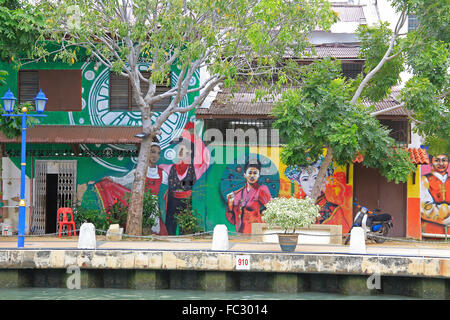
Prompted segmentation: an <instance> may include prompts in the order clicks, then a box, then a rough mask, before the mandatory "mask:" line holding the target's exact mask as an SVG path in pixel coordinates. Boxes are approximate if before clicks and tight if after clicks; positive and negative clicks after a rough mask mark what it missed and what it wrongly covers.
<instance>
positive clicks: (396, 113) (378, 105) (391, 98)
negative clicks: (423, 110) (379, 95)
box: [364, 87, 408, 116]
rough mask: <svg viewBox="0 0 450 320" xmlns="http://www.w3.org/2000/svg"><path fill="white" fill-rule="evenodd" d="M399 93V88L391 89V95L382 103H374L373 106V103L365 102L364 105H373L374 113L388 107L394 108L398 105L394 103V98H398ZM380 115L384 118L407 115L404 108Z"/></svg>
mask: <svg viewBox="0 0 450 320" xmlns="http://www.w3.org/2000/svg"><path fill="white" fill-rule="evenodd" d="M399 93H400V88H399V87H393V88H392V89H391V94H390V95H389V97H387V98H386V99H384V100H383V101H379V102H376V103H375V104H374V103H373V102H369V101H365V102H364V105H366V106H370V105H373V104H374V105H375V111H381V110H385V109H387V108H390V107H394V106H396V105H398V103H397V101H396V97H397V96H398V94H399ZM382 115H384V116H407V115H408V114H407V113H406V110H405V109H404V108H397V109H393V110H390V111H386V112H383V114H382Z"/></svg>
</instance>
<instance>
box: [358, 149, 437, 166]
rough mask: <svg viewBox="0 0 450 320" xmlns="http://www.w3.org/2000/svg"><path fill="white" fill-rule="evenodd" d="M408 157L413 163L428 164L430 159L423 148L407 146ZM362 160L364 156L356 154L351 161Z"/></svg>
mask: <svg viewBox="0 0 450 320" xmlns="http://www.w3.org/2000/svg"><path fill="white" fill-rule="evenodd" d="M408 152H409V159H410V160H411V162H412V163H414V164H429V163H430V160H429V157H428V153H427V151H426V150H425V149H422V148H408ZM363 160H364V156H363V155H361V154H358V155H357V156H356V158H355V159H354V160H353V163H361V162H363Z"/></svg>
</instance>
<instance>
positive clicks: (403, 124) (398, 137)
mask: <svg viewBox="0 0 450 320" xmlns="http://www.w3.org/2000/svg"><path fill="white" fill-rule="evenodd" d="M379 121H380V124H382V125H383V126H385V127H387V128H388V129H390V130H391V132H390V133H389V136H390V137H391V138H393V139H395V141H397V143H398V144H399V145H401V146H407V145H408V143H409V140H410V137H409V134H410V131H409V123H408V120H406V119H399V120H393V119H379Z"/></svg>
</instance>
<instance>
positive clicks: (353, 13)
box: [331, 3, 366, 22]
mask: <svg viewBox="0 0 450 320" xmlns="http://www.w3.org/2000/svg"><path fill="white" fill-rule="evenodd" d="M331 5H332V10H333V11H335V12H337V14H338V19H339V21H342V22H364V21H365V18H366V17H365V15H364V10H363V7H362V5H353V4H348V3H332V4H331Z"/></svg>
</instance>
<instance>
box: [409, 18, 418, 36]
mask: <svg viewBox="0 0 450 320" xmlns="http://www.w3.org/2000/svg"><path fill="white" fill-rule="evenodd" d="M418 25H419V20H418V19H417V16H416V15H415V14H410V15H409V16H408V32H411V31H414V30H415V29H416V28H417V26H418Z"/></svg>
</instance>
